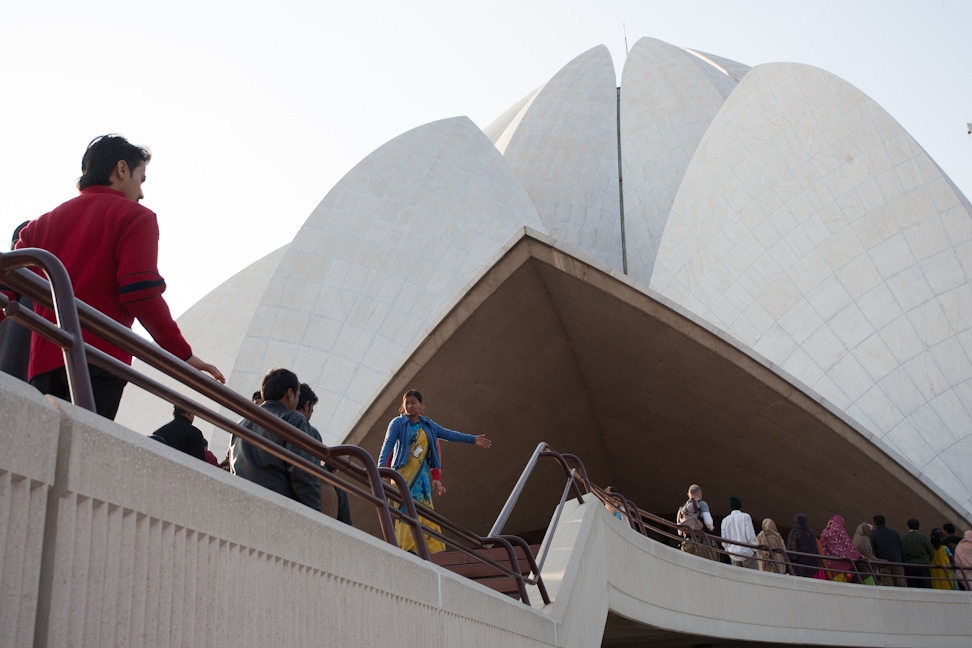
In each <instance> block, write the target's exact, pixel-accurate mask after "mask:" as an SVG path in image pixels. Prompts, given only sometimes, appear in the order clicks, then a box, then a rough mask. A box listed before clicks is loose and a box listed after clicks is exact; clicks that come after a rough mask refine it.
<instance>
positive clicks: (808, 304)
mask: <svg viewBox="0 0 972 648" xmlns="http://www.w3.org/2000/svg"><path fill="white" fill-rule="evenodd" d="M627 204H628V201H627V200H626V201H625V205H626V210H627ZM946 215H947V216H946ZM970 219H972V212H970V210H969V207H968V201H967V200H965V198H964V197H963V196H962V195H961V194H959V193H957V192H956V191H955V190H954V186H953V185H952V183H951V182H950V181H949V180H948V179H947V178H946V177H945V176H944V175H943V174H942V173H941V170H940V169H939V168H938V167H937V165H935V164H934V163H933V162H932V161H931V160H930V159H929V158H928V156H927V154H926V153H925V152H924V151H923V150H922V148H921V147H920V146H919V145H918V144H917V143H916V142H915V141H914V140H913V139H912V138H911V137H910V136H909V135H908V134H907V133H906V132H905V131H904V130H903V129H902V128H901V126H900V125H899V124H897V122H895V121H894V120H893V119H892V118H891V117H890V116H889V115H888V114H887V113H886V112H884V111H883V110H882V109H881V108H880V107H879V106H878V105H877V104H875V103H874V102H873V101H872V100H871V99H869V98H868V97H867V96H866V95H864V94H863V93H861V92H860V91H859V90H857V89H855V88H853V87H852V86H850V85H849V84H847V83H845V82H844V81H841V80H840V79H838V78H836V77H834V76H833V75H831V74H829V73H827V72H824V71H822V70H818V69H815V68H812V67H808V66H804V65H797V64H767V65H761V66H757V67H754V68H752V70H750V71H749V72H748V73H747V74H746V75H745V76H744V77H743V78H742V81H741V82H740V83H739V85H738V87H737V88H736V90H735V91H734V92H733V93H732V95H731V96H730V97H729V98H728V99H727V100H726V102H725V104H724V105H723V106H722V108H721V109H720V111H719V113H718V114H717V115H716V117H715V118H714V119H713V120H712V123H711V125H710V126H709V128H708V130H707V132H706V133H705V136H704V137H703V139H702V141H701V143H700V144H699V146H698V149H697V150H696V152H695V156H694V158H693V159H692V162H691V164H690V166H689V168H688V170H687V171H686V173H685V177H684V179H683V181H682V182H681V184H680V186H679V187H678V194H677V197H676V198H675V201H674V204H673V206H672V211H671V215H670V217H669V225H668V227H667V229H666V230H665V234H664V237H663V239H662V242H661V247H660V249H659V252H658V256H657V259H656V262H655V268H654V273H653V275H652V277H651V287H652V288H654V289H656V290H658V291H659V292H661V293H662V294H664V295H665V296H667V297H669V298H671V299H673V300H674V301H676V302H678V303H681V304H683V305H685V306H686V307H688V308H689V309H690V310H692V311H694V312H695V313H696V314H697V315H699V316H701V317H703V318H705V319H707V320H708V321H710V322H712V323H713V324H714V325H715V326H717V327H719V328H722V329H724V330H726V331H727V332H729V333H730V334H731V335H733V336H735V337H737V338H738V339H740V340H741V341H742V342H743V343H744V344H747V345H749V346H751V347H753V348H754V349H758V350H759V351H760V353H762V354H763V355H765V356H766V357H768V358H769V360H770V361H771V362H773V363H775V364H778V365H779V366H780V367H782V368H783V369H784V370H785V371H788V372H791V373H792V374H793V375H795V376H797V377H799V378H801V379H802V380H805V381H806V382H807V384H808V385H809V386H810V387H811V388H812V389H813V390H814V391H816V392H817V393H819V394H821V395H823V396H824V397H826V398H827V399H828V400H829V401H832V402H833V403H834V404H835V405H836V406H837V407H839V408H841V409H843V410H845V411H852V412H859V416H860V418H859V422H860V421H865V422H870V425H871V426H873V428H874V429H871V430H869V431H870V432H872V433H874V434H875V435H877V436H879V437H884V438H885V439H886V441H887V442H888V443H889V444H890V445H891V447H892V448H893V449H895V450H897V451H898V452H900V453H901V454H902V455H903V456H904V457H906V458H907V460H909V461H911V462H912V463H913V466H912V469H913V470H915V471H916V472H917V469H921V468H922V467H923V466H925V465H926V464H930V463H932V462H933V460H936V458H940V459H941V461H940V462H935V463H934V465H935V472H934V474H935V475H942V474H944V473H946V472H950V476H949V477H948V479H947V480H945V481H947V482H949V483H953V482H954V483H958V484H961V485H962V487H961V489H959V491H958V492H957V493H953V495H955V496H956V499H957V500H959V501H961V502H962V504H963V505H964V506H966V507H967V508H968V507H969V504H970V501H969V499H968V492H970V491H972V471H969V470H968V469H967V468H960V464H959V463H958V462H957V461H956V460H955V459H954V457H955V456H957V455H961V454H962V452H961V451H957V450H956V448H957V447H963V448H964V445H963V444H966V443H967V442H968V441H969V440H972V429H970V428H969V426H968V424H967V421H968V418H967V417H968V415H969V411H968V410H969V409H972V405H969V401H968V400H967V399H963V398H962V397H961V396H962V394H961V393H960V392H959V391H957V390H961V389H965V387H964V386H963V381H965V380H966V379H967V378H968V376H970V375H972V366H970V364H969V359H968V356H969V352H968V349H966V345H967V344H968V340H969V331H970V329H972V312H970V309H969V307H968V303H969V301H968V299H967V298H966V295H967V293H968V286H969V279H970V276H969V271H970V269H972V259H970V258H969V254H970V251H969V250H968V249H966V248H962V247H961V246H956V245H955V244H954V243H953V241H952V240H951V238H950V232H951V231H952V230H953V229H957V230H958V231H962V229H963V228H967V227H968V223H969V220H970ZM952 223H958V224H959V225H960V226H961V227H954V226H952ZM727 241H728V244H726V242H727ZM784 243H785V244H786V245H785V246H784ZM629 249H630V247H629ZM788 255H789V256H788ZM768 259H771V260H772V263H768V262H767V260H768ZM711 285H715V286H717V287H718V290H719V297H718V299H717V300H716V301H711V300H709V299H705V300H701V301H700V300H699V299H697V298H696V297H695V296H696V295H699V294H705V293H706V292H707V291H708V290H709V288H708V287H709V286H711ZM760 285H765V286H766V288H765V289H764V290H763V291H762V292H760V291H759V290H754V289H753V287H754V286H756V287H758V286H760ZM754 304H758V305H761V306H763V308H764V310H765V312H767V313H769V314H770V315H771V319H770V320H768V321H763V323H762V324H760V323H759V321H758V320H755V321H754V320H753V319H752V318H744V317H743V316H742V314H743V313H746V312H748V311H751V310H752V308H753V306H754ZM777 326H779V327H782V328H783V329H784V330H786V331H787V332H789V333H790V335H792V336H794V338H795V339H796V340H797V341H798V342H799V344H800V347H799V348H800V351H799V352H797V349H796V348H792V347H787V346H781V345H779V344H777V343H772V344H769V343H768V341H770V340H776V339H777V338H778V329H777ZM892 404H893V405H892ZM963 410H964V411H963ZM953 439H954V440H957V441H958V443H957V444H956V446H954V447H953V446H952V440H953ZM930 474H931V473H925V474H924V476H925V477H926V478H927V477H928V476H929V475H930ZM939 483H944V482H939Z"/></svg>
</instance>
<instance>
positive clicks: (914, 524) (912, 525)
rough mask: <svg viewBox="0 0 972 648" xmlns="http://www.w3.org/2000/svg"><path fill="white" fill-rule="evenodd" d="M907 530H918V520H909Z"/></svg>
mask: <svg viewBox="0 0 972 648" xmlns="http://www.w3.org/2000/svg"><path fill="white" fill-rule="evenodd" d="M908 528H909V529H914V530H915V531H917V530H918V520H916V519H915V518H911V519H910V520H908Z"/></svg>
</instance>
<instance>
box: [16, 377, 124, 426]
mask: <svg viewBox="0 0 972 648" xmlns="http://www.w3.org/2000/svg"><path fill="white" fill-rule="evenodd" d="M88 375H89V376H90V377H91V391H93V392H94V399H95V409H97V411H98V414H100V415H101V416H104V417H105V418H107V419H111V420H113V421H114V420H115V414H117V413H118V404H119V403H121V397H122V391H123V390H124V389H125V385H127V384H128V383H127V382H125V381H124V380H122V379H121V378H119V377H118V376H116V375H114V374H111V373H108V372H107V371H105V370H104V369H102V368H101V367H96V366H94V365H90V364H89V365H88ZM30 384H31V385H33V386H34V387H36V388H37V389H38V390H39V391H40V393H42V394H50V395H51V396H55V397H57V398H60V399H62V400H66V401H69V400H71V390H69V389H68V381H67V370H66V369H65V368H64V367H61V368H60V369H55V370H54V371H48V372H47V373H42V374H38V375H36V376H34V377H33V378H31V379H30Z"/></svg>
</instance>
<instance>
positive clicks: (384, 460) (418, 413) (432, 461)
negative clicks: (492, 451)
mask: <svg viewBox="0 0 972 648" xmlns="http://www.w3.org/2000/svg"><path fill="white" fill-rule="evenodd" d="M253 396H254V401H256V400H257V396H258V395H257V394H254V395H253ZM259 397H260V401H261V402H260V403H259V404H260V407H261V408H262V409H263V410H264V411H266V412H268V413H269V414H272V415H274V416H277V417H279V418H281V419H283V420H284V421H286V422H288V423H290V424H291V425H293V426H294V427H295V428H297V429H299V430H300V431H301V432H303V433H304V434H307V435H308V436H311V437H312V438H314V439H316V440H317V441H321V435H320V433H319V432H318V431H317V429H316V428H315V427H314V426H313V425H311V424H310V418H311V416H312V415H313V413H314V406H315V405H316V404H317V402H318V398H317V396H316V394H314V392H313V390H312V389H311V388H310V387H309V386H308V385H307V384H306V383H300V381H299V380H298V378H297V375H296V374H294V372H292V371H289V370H287V369H272V370H270V372H268V373H267V375H266V376H264V377H263V381H262V382H261V385H260V393H259ZM422 401H423V399H422V394H421V393H420V392H419V391H418V390H415V389H410V390H408V391H406V392H405V394H404V395H403V396H402V403H401V406H400V408H399V412H400V414H399V416H396V417H395V418H393V419H392V420H391V422H390V423H389V424H388V429H387V431H386V433H385V439H384V442H383V443H382V447H381V452H380V453H379V455H378V465H379V466H390V467H392V468H394V469H395V470H396V471H398V472H399V473H400V474H401V475H402V477H404V478H405V481H406V483H407V484H408V488H409V491H410V494H411V496H412V498H413V499H414V500H415V501H417V502H420V503H422V504H424V505H425V506H428V507H429V508H433V505H432V495H433V494H435V495H437V496H439V495H443V494H445V492H446V489H445V486H443V484H442V473H441V470H442V459H441V450H440V446H439V442H440V441H452V442H457V443H469V444H473V445H476V446H479V447H481V448H489V447H491V446H492V442H491V441H490V440H489V439H487V438H486V436H485V435H482V434H480V435H478V436H474V435H471V434H464V433H462V432H456V431H455V430H450V429H448V428H444V427H442V426H441V425H439V424H437V423H436V422H435V421H433V420H432V419H430V418H428V417H427V416H424V409H425V406H424V404H423V402H422ZM241 425H242V426H243V427H245V428H246V429H248V430H250V431H251V432H253V433H254V434H256V435H258V436H261V437H264V438H265V439H267V440H268V441H270V442H272V443H274V444H276V445H282V446H284V447H285V448H286V449H287V450H289V451H291V452H293V453H294V454H296V455H298V456H301V457H304V458H305V459H307V460H309V461H311V462H314V461H316V459H315V458H314V457H313V455H311V454H310V453H308V452H306V451H304V450H303V449H301V448H300V447H298V446H296V445H294V444H293V443H289V442H287V441H284V440H283V439H281V438H280V437H279V436H278V435H276V434H274V433H273V432H271V431H269V430H267V429H265V428H264V427H262V426H261V425H260V424H259V423H256V422H253V421H250V420H249V419H244V420H243V421H242V422H241ZM229 465H230V470H231V472H233V473H235V474H237V475H240V476H241V477H243V478H245V479H249V480H250V481H253V482H256V483H258V484H260V485H262V486H264V487H266V488H269V489H270V490H273V491H275V492H278V493H280V494H282V495H285V496H287V497H289V498H291V499H293V500H296V501H298V502H301V503H303V504H306V505H307V506H309V507H311V508H313V509H315V510H317V511H321V510H322V508H321V502H322V490H321V480H320V479H319V478H318V477H317V476H315V475H314V474H313V473H311V472H308V471H306V470H303V469H301V468H299V467H298V466H295V465H293V464H291V463H290V462H288V461H284V460H282V459H280V458H278V457H276V456H274V455H272V454H271V453H269V452H267V451H265V450H262V449H260V448H258V447H257V446H255V445H253V444H252V443H250V442H249V441H247V440H245V439H243V438H242V437H233V440H232V441H231V442H230V449H229ZM325 469H330V470H333V468H329V467H328V466H327V465H326V464H325ZM326 488H327V487H325V490H326ZM335 491H336V493H337V496H338V511H337V518H338V519H339V520H342V521H344V522H346V523H348V524H350V523H351V521H350V510H349V508H348V505H347V494H346V493H344V492H343V491H342V490H341V489H337V488H335ZM400 508H403V507H400ZM345 516H346V517H345ZM421 522H422V524H423V525H425V526H427V527H429V528H430V529H432V530H435V531H439V530H440V529H439V527H438V526H437V525H436V524H435V523H433V522H431V521H430V520H428V519H426V518H421ZM395 535H396V538H397V540H398V545H399V546H400V547H401V548H402V549H405V550H406V551H411V552H413V553H415V552H417V549H416V546H415V539H414V535H413V534H412V530H411V527H409V526H408V525H407V524H405V523H403V522H402V521H401V520H398V519H396V520H395ZM424 537H425V543H426V546H427V547H428V549H429V552H430V553H436V552H440V551H444V550H445V544H444V543H443V542H442V541H441V540H440V539H438V538H436V537H434V536H431V535H428V534H425V536H424Z"/></svg>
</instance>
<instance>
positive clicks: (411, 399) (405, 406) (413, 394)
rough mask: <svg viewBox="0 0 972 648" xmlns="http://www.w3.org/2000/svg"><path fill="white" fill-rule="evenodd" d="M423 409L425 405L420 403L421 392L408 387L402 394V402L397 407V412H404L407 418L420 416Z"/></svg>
mask: <svg viewBox="0 0 972 648" xmlns="http://www.w3.org/2000/svg"><path fill="white" fill-rule="evenodd" d="M424 411H425V406H424V405H422V393H421V392H419V390H417V389H409V390H408V391H407V392H405V393H404V394H402V404H401V406H399V408H398V413H399V414H405V415H406V416H408V417H409V418H415V417H417V416H421V414H422V412H424Z"/></svg>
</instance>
